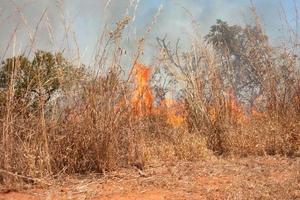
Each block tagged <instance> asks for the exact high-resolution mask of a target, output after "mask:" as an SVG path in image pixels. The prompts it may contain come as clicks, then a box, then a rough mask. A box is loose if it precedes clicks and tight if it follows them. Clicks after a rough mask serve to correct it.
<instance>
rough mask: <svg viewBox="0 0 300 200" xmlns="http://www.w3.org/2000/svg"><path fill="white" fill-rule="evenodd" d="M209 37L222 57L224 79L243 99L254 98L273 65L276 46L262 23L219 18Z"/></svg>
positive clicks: (207, 38) (208, 39) (251, 100)
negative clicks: (228, 20)
mask: <svg viewBox="0 0 300 200" xmlns="http://www.w3.org/2000/svg"><path fill="white" fill-rule="evenodd" d="M205 39H206V40H207V41H208V43H210V44H212V45H213V46H214V47H215V49H216V51H217V52H218V54H219V56H220V58H221V72H222V78H223V82H224V83H226V85H227V86H228V87H229V88H230V89H231V90H232V91H233V92H234V94H235V96H237V97H238V98H239V99H243V100H246V101H250V103H251V102H253V100H254V99H255V98H256V96H257V95H258V93H260V92H261V89H262V85H263V81H264V78H265V75H266V71H267V70H268V68H269V67H270V66H271V65H272V64H271V63H270V62H272V56H273V55H272V53H273V52H272V48H271V46H270V45H269V44H268V37H267V36H266V35H265V34H264V33H263V31H262V29H261V28H260V27H259V26H258V25H255V26H250V25H247V26H246V27H241V26H238V25H233V26H231V25H228V23H227V22H224V21H222V20H217V22H216V24H215V25H213V26H212V27H211V29H210V32H209V33H208V34H207V35H206V36H205ZM245 95H246V96H245Z"/></svg>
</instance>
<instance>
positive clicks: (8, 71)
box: [0, 51, 76, 108]
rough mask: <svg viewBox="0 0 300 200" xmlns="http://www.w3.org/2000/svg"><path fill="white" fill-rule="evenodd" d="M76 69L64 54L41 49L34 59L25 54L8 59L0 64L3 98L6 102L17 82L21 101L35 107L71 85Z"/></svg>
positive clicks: (15, 98) (19, 101)
mask: <svg viewBox="0 0 300 200" xmlns="http://www.w3.org/2000/svg"><path fill="white" fill-rule="evenodd" d="M75 71H76V70H75V68H74V67H73V66H72V65H71V64H70V63H69V62H68V61H67V60H66V59H65V58H64V57H63V56H62V54H61V53H56V54H52V53H50V52H45V51H37V52H36V53H35V56H34V58H33V59H32V61H30V60H29V59H28V58H26V57H24V56H23V55H21V56H16V57H13V58H8V59H6V60H5V61H4V62H3V63H2V64H1V66H0V98H1V99H0V101H1V102H2V104H3V105H4V104H5V96H6V94H7V91H8V89H9V85H10V84H12V83H13V88H14V100H16V101H17V102H18V103H22V104H25V105H26V106H27V107H30V108H35V107H36V106H37V103H38V101H40V100H41V98H42V99H43V101H44V103H45V104H47V102H49V100H51V98H52V97H53V96H54V95H55V93H57V92H59V90H63V89H66V88H68V87H70V84H71V82H72V78H75V77H74V76H75ZM12 79H13V80H12Z"/></svg>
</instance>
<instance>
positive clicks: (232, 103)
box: [226, 91, 249, 124]
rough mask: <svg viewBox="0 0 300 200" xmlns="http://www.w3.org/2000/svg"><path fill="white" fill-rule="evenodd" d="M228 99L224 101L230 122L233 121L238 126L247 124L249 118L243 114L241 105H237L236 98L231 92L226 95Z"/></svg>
mask: <svg viewBox="0 0 300 200" xmlns="http://www.w3.org/2000/svg"><path fill="white" fill-rule="evenodd" d="M227 96H228V99H227V100H226V108H227V109H228V110H229V112H230V115H229V117H230V120H231V121H235V122H237V123H238V124H244V123H247V122H248V120H249V118H248V117H247V115H246V114H245V112H244V109H243V107H242V105H241V104H239V103H238V100H237V98H236V97H235V95H234V94H233V92H232V91H229V92H228V93H227Z"/></svg>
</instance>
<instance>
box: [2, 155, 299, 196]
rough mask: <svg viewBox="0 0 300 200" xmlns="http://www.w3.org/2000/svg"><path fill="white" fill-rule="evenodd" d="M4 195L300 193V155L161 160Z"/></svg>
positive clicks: (247, 194) (274, 194) (278, 194)
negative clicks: (170, 161)
mask: <svg viewBox="0 0 300 200" xmlns="http://www.w3.org/2000/svg"><path fill="white" fill-rule="evenodd" d="M2 199H8V200H10V199H16V200H19V199H25V200H38V199H49V200H50V199H51V200H52V199H58V200H60V199H61V200H64V199H93V200H102V199H103V200H108V199H120V200H122V199H124V200H133V199H145V200H152V199H153V200H154V199H155V200H156V199H158V200H159V199H300V159H299V158H297V159H288V158H281V157H259V158H245V159H226V160H225V159H218V160H217V159H215V160H209V161H203V162H200V161H199V162H178V163H159V164H157V165H156V166H148V167H146V168H145V169H144V170H143V171H140V170H138V169H120V170H118V171H115V172H111V173H108V174H106V175H105V176H104V177H99V176H96V175H90V176H89V177H84V178H83V177H68V178H67V180H65V181H63V182H60V183H59V184H57V185H53V186H51V187H49V188H48V189H44V190H38V192H36V191H35V192H34V193H33V192H32V191H30V190H29V191H28V190H27V191H25V192H6V193H1V194H0V200H2Z"/></svg>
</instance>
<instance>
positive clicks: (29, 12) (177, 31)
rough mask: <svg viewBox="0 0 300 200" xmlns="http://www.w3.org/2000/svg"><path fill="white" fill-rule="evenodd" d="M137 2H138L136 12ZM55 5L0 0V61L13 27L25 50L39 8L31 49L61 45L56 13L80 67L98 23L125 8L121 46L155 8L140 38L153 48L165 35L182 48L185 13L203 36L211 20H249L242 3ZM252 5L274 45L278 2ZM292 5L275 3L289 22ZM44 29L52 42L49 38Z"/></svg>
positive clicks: (118, 0)
mask: <svg viewBox="0 0 300 200" xmlns="http://www.w3.org/2000/svg"><path fill="white" fill-rule="evenodd" d="M137 1H139V3H138V6H137V8H136V2H137ZM59 2H61V0H59V1H55V0H0V58H1V57H2V55H3V53H4V52H5V49H6V47H7V44H8V42H9V40H10V38H11V35H12V33H13V31H14V29H15V28H16V26H17V24H18V23H19V27H18V31H17V35H16V36H17V37H16V38H17V41H16V48H17V49H24V48H28V46H27V45H28V40H29V36H28V35H29V33H30V34H31V35H33V34H34V32H35V26H36V25H37V24H38V22H39V20H40V18H41V16H42V14H43V11H44V10H45V9H47V11H46V15H45V16H44V18H43V21H42V23H41V25H40V26H39V29H38V32H37V35H36V36H37V37H36V38H37V40H36V46H35V48H36V49H45V50H51V51H55V50H57V49H61V48H65V47H66V44H65V45H64V44H63V42H62V41H63V38H64V30H63V23H62V21H63V20H62V19H63V17H62V15H61V14H62V13H65V16H66V18H67V19H66V21H67V22H68V24H71V30H73V32H74V36H75V37H76V38H77V41H78V44H79V47H80V51H81V54H82V55H84V56H83V58H82V60H83V62H85V63H88V62H89V60H90V57H91V54H92V50H93V48H94V46H95V43H96V41H97V38H98V37H99V35H100V34H101V30H102V29H103V26H104V24H107V26H108V27H110V28H112V27H113V26H114V24H115V23H116V22H117V21H118V20H119V19H121V18H122V17H123V16H125V15H126V14H127V10H128V13H129V15H130V16H131V17H133V16H135V18H134V21H133V22H131V24H130V26H129V28H127V29H126V30H125V35H128V36H130V37H128V41H127V43H126V44H125V46H126V47H127V48H132V47H133V46H134V44H135V43H134V39H135V38H136V35H137V37H139V36H140V35H142V34H143V33H144V32H145V29H147V27H148V26H149V24H150V23H151V21H152V19H153V16H154V15H155V14H156V13H157V10H158V9H159V8H161V12H160V15H159V16H158V17H157V21H156V23H155V24H154V26H153V28H152V32H151V34H150V35H149V36H148V38H147V40H146V42H147V45H148V47H151V46H152V45H155V44H156V41H155V37H157V36H159V37H162V36H164V35H165V34H167V35H168V37H169V38H170V39H171V40H173V41H175V40H176V39H177V38H181V39H182V41H183V43H184V44H188V42H187V41H188V40H187V39H188V37H189V35H190V34H191V33H192V26H191V16H190V14H192V15H193V17H194V18H195V19H197V22H198V24H199V25H200V29H201V32H202V34H203V35H204V34H206V33H207V32H208V30H209V27H210V26H211V25H213V24H214V23H215V21H216V19H222V20H226V21H228V22H229V23H230V24H243V23H245V22H248V21H249V16H250V15H249V12H250V11H249V6H250V1H248V0H109V3H108V0H85V1H83V0H65V1H64V3H63V4H61V3H59ZM130 2H131V6H130ZM253 2H254V4H255V5H256V7H257V10H258V14H259V15H260V16H261V17H262V19H263V23H264V25H265V28H266V31H267V32H268V33H269V34H270V35H271V36H272V39H273V40H274V41H276V40H277V39H279V38H281V36H282V35H281V32H280V28H281V24H282V22H281V21H280V14H279V13H280V12H279V11H280V9H281V8H280V1H279V0H253ZM294 2H296V3H297V4H298V7H300V0H282V1H281V4H282V5H283V6H284V8H285V9H286V13H287V18H288V21H289V22H294V21H295V18H294V13H295V12H294V8H293V7H294V6H293V5H294ZM62 5H63V6H62ZM185 9H186V10H185ZM135 10H136V11H135ZM187 10H188V12H187ZM189 13H190V14H189ZM49 25H50V26H51V29H52V31H53V36H54V38H51V37H49V30H48V28H49V27H50V26H49ZM126 33H127V34H126ZM69 37H70V36H69ZM72 37H73V35H72V36H71V38H72ZM70 43H72V42H71V41H70ZM149 49H151V48H149ZM10 53H11V50H10V51H9V52H8V55H9V54H10ZM148 54H151V53H148ZM142 59H144V62H146V63H147V62H150V56H144V58H142Z"/></svg>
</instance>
